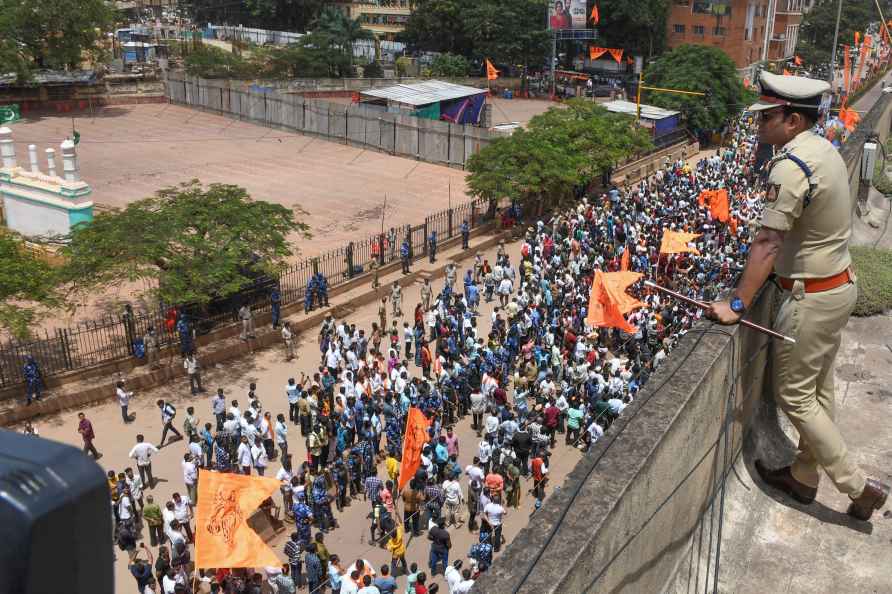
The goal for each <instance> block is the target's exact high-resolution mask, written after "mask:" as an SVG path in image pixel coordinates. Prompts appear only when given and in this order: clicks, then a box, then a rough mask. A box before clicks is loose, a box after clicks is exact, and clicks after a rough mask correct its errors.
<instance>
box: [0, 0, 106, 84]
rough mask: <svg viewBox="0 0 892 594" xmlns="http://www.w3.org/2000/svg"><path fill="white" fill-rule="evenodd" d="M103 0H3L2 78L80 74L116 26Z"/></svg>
mask: <svg viewBox="0 0 892 594" xmlns="http://www.w3.org/2000/svg"><path fill="white" fill-rule="evenodd" d="M112 14H113V13H112V10H111V9H110V8H109V7H108V4H107V3H106V2H105V1H104V0H0V72H2V73H8V72H16V73H18V74H19V76H20V77H21V78H27V76H28V73H29V72H30V71H31V70H34V69H37V68H50V69H68V68H77V67H78V66H79V65H80V63H81V62H82V61H83V60H84V58H85V57H86V58H95V57H96V56H97V55H98V54H99V53H100V47H99V45H98V41H99V40H100V38H101V36H102V32H103V31H107V30H108V29H109V28H110V27H111V25H112V22H113V21H112Z"/></svg>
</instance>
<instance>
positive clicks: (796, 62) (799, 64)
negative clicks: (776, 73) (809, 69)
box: [793, 56, 802, 66]
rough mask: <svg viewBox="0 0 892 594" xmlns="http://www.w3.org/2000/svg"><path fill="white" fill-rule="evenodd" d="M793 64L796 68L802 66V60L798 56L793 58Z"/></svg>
mask: <svg viewBox="0 0 892 594" xmlns="http://www.w3.org/2000/svg"><path fill="white" fill-rule="evenodd" d="M793 63H794V64H796V65H797V66H802V58H800V57H799V56H796V57H795V58H793Z"/></svg>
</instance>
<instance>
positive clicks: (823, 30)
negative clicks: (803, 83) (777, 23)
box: [796, 0, 888, 67]
mask: <svg viewBox="0 0 892 594" xmlns="http://www.w3.org/2000/svg"><path fill="white" fill-rule="evenodd" d="M883 4H885V5H887V6H888V3H887V2H884V3H883ZM837 6H838V2H837V0H818V1H817V2H816V3H815V5H814V6H813V7H812V9H811V10H810V11H808V12H807V13H805V15H803V17H802V24H801V25H800V28H799V39H798V41H797V43H796V53H797V54H798V55H799V56H800V57H802V59H803V60H804V61H805V64H804V65H805V66H806V67H808V66H812V65H815V64H828V63H829V62H830V56H831V52H832V51H833V32H834V30H835V28H836V11H837ZM886 11H887V12H888V8H887V9H886ZM887 17H888V15H887ZM878 20H879V16H878V14H877V11H876V6H875V5H874V2H873V0H844V2H843V3H842V13H841V14H840V19H839V43H840V45H850V46H854V44H855V32H856V31H858V32H859V33H862V34H863V33H864V29H865V28H866V27H867V25H868V24H869V23H871V22H874V21H878ZM837 58H838V59H839V60H840V64H841V63H842V50H840V51H838V52H837Z"/></svg>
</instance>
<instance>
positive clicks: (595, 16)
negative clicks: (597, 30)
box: [592, 3, 601, 25]
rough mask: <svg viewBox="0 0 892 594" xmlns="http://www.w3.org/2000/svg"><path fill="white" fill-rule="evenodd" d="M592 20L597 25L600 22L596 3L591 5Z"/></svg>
mask: <svg viewBox="0 0 892 594" xmlns="http://www.w3.org/2000/svg"><path fill="white" fill-rule="evenodd" d="M592 21H593V22H594V23H595V24H596V25H597V24H598V23H600V22H601V13H599V12H598V5H597V3H596V4H595V5H594V6H592Z"/></svg>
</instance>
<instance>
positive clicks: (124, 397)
mask: <svg viewBox="0 0 892 594" xmlns="http://www.w3.org/2000/svg"><path fill="white" fill-rule="evenodd" d="M115 395H117V397H118V404H119V405H120V406H121V417H122V418H123V419H124V424H125V425H126V424H127V423H130V422H132V421H133V417H131V416H130V415H129V414H128V413H127V407H128V406H129V405H130V398H131V397H132V396H133V392H128V391H127V390H125V389H124V380H121V381H119V382H118V384H117V387H116V388H115Z"/></svg>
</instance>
